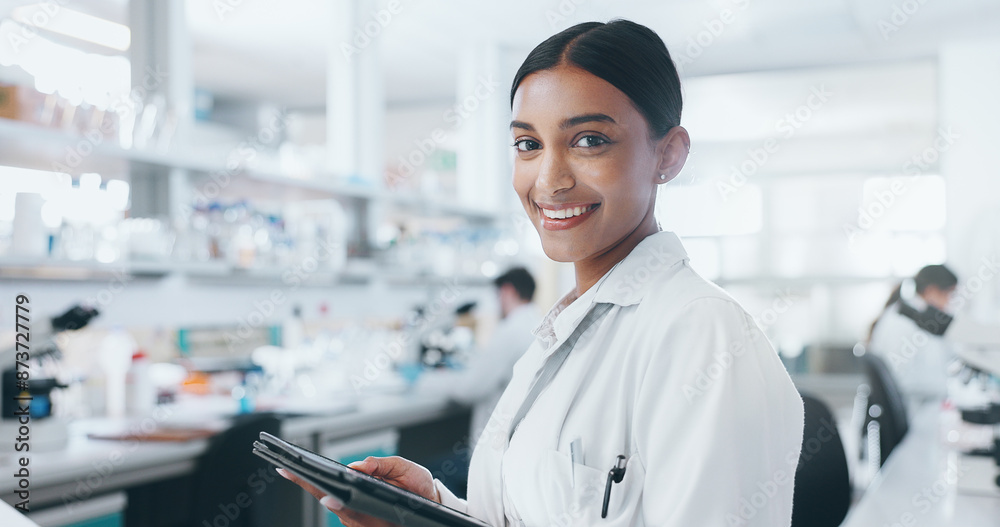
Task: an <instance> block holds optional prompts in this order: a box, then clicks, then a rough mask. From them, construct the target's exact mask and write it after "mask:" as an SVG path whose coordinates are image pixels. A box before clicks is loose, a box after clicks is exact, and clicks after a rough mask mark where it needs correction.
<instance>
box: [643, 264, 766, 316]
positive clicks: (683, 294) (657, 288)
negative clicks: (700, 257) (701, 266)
mask: <svg viewBox="0 0 1000 527" xmlns="http://www.w3.org/2000/svg"><path fill="white" fill-rule="evenodd" d="M640 309H642V310H643V311H647V312H655V313H660V314H662V315H663V317H664V318H668V317H670V316H680V315H683V314H701V313H704V314H712V313H720V314H721V313H722V312H736V313H741V314H746V310H744V309H743V306H742V305H740V303H739V302H737V301H736V299H734V298H733V297H732V296H731V295H730V294H729V293H728V292H726V290H724V289H722V288H721V287H719V286H718V285H716V284H715V283H713V282H711V281H709V280H707V279H706V278H704V277H702V276H701V275H700V274H698V272H697V271H695V270H694V269H693V268H691V266H690V265H689V264H688V262H687V261H685V262H683V263H682V264H680V265H677V266H675V267H674V268H673V269H672V272H670V273H664V275H663V276H662V277H660V279H658V280H654V281H652V283H650V284H649V288H648V290H647V291H646V293H645V294H644V295H643V299H642V302H641V303H640Z"/></svg>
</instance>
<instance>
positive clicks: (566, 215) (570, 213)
mask: <svg viewBox="0 0 1000 527" xmlns="http://www.w3.org/2000/svg"><path fill="white" fill-rule="evenodd" d="M600 206H601V204H600V203H592V204H590V205H584V206H582V207H571V208H565V209H558V210H552V209H542V214H543V215H544V216H545V217H546V218H548V219H550V220H568V219H570V218H575V217H577V216H582V215H584V214H586V213H588V212H590V211H592V210H595V209H597V208H598V207H600ZM539 208H541V207H539Z"/></svg>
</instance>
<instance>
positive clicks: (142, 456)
mask: <svg viewBox="0 0 1000 527" xmlns="http://www.w3.org/2000/svg"><path fill="white" fill-rule="evenodd" d="M448 407H449V403H448V400H447V398H445V397H442V396H440V395H434V394H423V393H412V392H411V393H400V394H374V395H371V396H366V397H363V398H360V399H359V400H358V401H357V402H351V403H345V404H343V405H339V406H333V407H331V411H330V412H329V413H326V414H323V413H311V414H310V415H305V416H293V417H288V418H286V419H284V421H283V423H282V434H281V435H282V436H283V437H285V438H288V439H290V440H301V439H302V438H306V437H311V436H313V435H314V434H315V435H316V437H318V438H321V439H322V440H323V441H330V440H336V439H339V438H348V437H351V436H356V435H359V434H363V433H366V432H369V431H376V430H381V429H385V428H393V427H400V426H407V425H411V424H416V423H420V422H425V421H428V420H432V419H434V418H435V417H438V416H441V415H444V414H445V413H446V411H447V409H448ZM175 410H176V408H175ZM181 410H182V411H180V412H175V414H184V415H185V416H186V417H185V419H184V422H185V424H189V425H190V424H198V423H201V424H205V425H206V426H209V427H212V426H219V425H220V422H222V423H224V422H225V421H224V418H222V417H220V416H215V417H214V418H210V417H209V416H208V415H207V414H205V415H204V417H202V418H200V419H194V418H192V414H190V413H187V410H188V409H181ZM127 424H128V422H119V423H115V422H113V421H110V420H107V419H92V420H81V421H77V422H74V423H72V424H71V425H70V434H69V442H68V444H67V446H66V447H65V448H64V449H61V450H56V451H51V452H45V453H36V454H34V455H32V456H31V461H30V468H31V477H30V483H31V489H32V490H31V503H32V505H33V507H38V506H46V505H49V504H53V503H63V502H66V501H67V500H79V499H86V498H87V497H89V496H90V495H96V494H100V493H104V492H107V491H110V490H114V489H120V488H124V487H128V486H132V485H137V484H141V483H144V482H148V481H155V480H158V479H165V478H170V477H174V476H179V475H182V474H186V473H189V472H191V471H192V470H193V469H194V467H195V463H196V458H197V457H198V455H199V454H201V453H202V452H203V451H204V450H205V449H206V447H207V445H208V441H207V440H206V439H195V440H190V441H183V442H152V441H141V442H137V441H132V440H124V441H118V440H104V439H91V438H89V437H87V433H88V432H93V431H95V430H107V429H108V428H109V427H112V426H117V427H118V428H119V429H124V428H125V427H126V426H127ZM174 424H176V423H174ZM247 448H250V446H249V445H248V446H247ZM13 463H16V457H14V456H12V455H10V454H8V455H7V456H5V457H2V458H0V469H2V470H5V471H6V469H8V468H10V469H13V468H14V465H13ZM16 485H17V481H16V480H15V478H12V477H4V478H0V497H2V498H3V500H4V501H7V502H8V503H11V502H12V500H13V491H14V490H15V487H16ZM0 524H2V525H7V524H6V523H3V522H0Z"/></svg>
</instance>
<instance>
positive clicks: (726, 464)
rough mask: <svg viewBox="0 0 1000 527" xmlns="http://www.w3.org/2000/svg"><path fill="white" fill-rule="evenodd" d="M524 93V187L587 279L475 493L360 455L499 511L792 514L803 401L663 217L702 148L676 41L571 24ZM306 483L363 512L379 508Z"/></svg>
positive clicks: (498, 422)
mask: <svg viewBox="0 0 1000 527" xmlns="http://www.w3.org/2000/svg"><path fill="white" fill-rule="evenodd" d="M511 109H512V114H513V121H512V123H511V131H512V136H513V146H514V147H515V148H516V154H517V156H516V160H515V163H514V178H513V179H514V188H515V190H516V191H517V193H518V195H519V196H520V199H521V202H522V204H523V205H524V208H525V211H526V212H527V214H528V217H529V218H530V219H531V221H532V222H533V223H534V225H535V227H536V229H537V230H538V233H539V236H540V237H541V241H542V246H543V248H544V250H545V253H546V255H548V256H549V257H550V258H552V259H553V260H557V261H561V262H573V264H574V268H575V271H576V287H575V288H574V289H573V290H572V291H570V292H569V293H568V294H567V295H566V296H565V297H563V298H562V299H561V300H560V301H559V302H558V303H557V304H556V305H555V306H554V307H553V308H552V309H551V310H550V311H549V313H548V315H547V316H546V317H545V319H544V320H543V322H542V324H541V325H540V326H539V327H538V328H537V329H535V331H534V335H535V337H536V339H535V341H534V343H533V344H532V345H531V347H530V348H529V349H528V351H527V352H526V353H525V355H524V356H523V357H522V358H521V359H520V360H519V361H518V362H517V364H516V365H515V367H514V375H513V378H512V380H511V383H510V385H509V386H508V387H507V389H506V391H505V392H504V394H503V396H502V397H501V398H500V401H499V402H498V404H497V408H496V410H494V412H493V415H492V417H491V418H490V422H489V423H488V425H487V429H486V431H485V432H484V433H483V434H482V436H481V438H480V440H479V442H478V443H477V444H476V448H475V451H474V453H473V457H472V462H471V467H470V470H469V489H468V496H469V499H468V501H464V500H458V499H456V498H455V497H454V496H453V495H452V494H451V493H450V492H449V491H448V489H447V488H445V487H444V486H443V485H440V484H439V483H438V482H436V481H435V480H433V479H432V478H431V476H430V474H429V472H428V471H427V469H425V468H423V467H419V466H417V465H415V464H413V463H411V462H409V461H406V460H404V459H401V458H369V459H366V460H365V461H363V462H361V463H359V464H357V465H354V467H355V468H358V469H360V470H363V471H365V472H368V473H372V474H375V475H377V476H380V477H383V478H385V479H387V480H389V481H390V482H392V483H395V484H398V485H401V486H403V487H406V488H409V489H410V490H413V491H414V492H417V493H420V494H422V495H423V496H426V497H428V498H431V499H434V500H437V501H439V502H441V503H443V504H445V505H448V506H450V507H453V508H456V509H459V510H462V511H465V512H467V513H468V514H470V515H472V516H475V517H477V518H480V519H482V520H483V521H485V522H487V523H489V524H491V525H498V526H499V525H530V526H540V525H597V524H600V525H658V526H667V525H676V526H685V527H687V526H690V525H761V526H765V525H766V526H768V527H774V526H782V525H788V524H789V522H790V518H791V510H792V485H793V481H792V479H793V477H794V472H795V466H796V464H797V462H798V456H799V449H800V443H801V440H802V426H803V416H802V401H801V399H800V398H799V395H798V393H797V392H796V390H795V388H794V387H793V385H792V383H791V381H790V379H789V377H788V375H787V373H786V372H785V370H784V368H783V366H782V364H781V362H780V360H779V359H778V357H777V355H776V354H775V352H774V350H773V349H772V348H771V346H770V344H769V343H768V341H767V339H766V338H765V337H764V335H763V334H762V333H761V331H760V329H759V328H758V327H757V325H756V324H755V323H754V322H753V320H752V319H751V317H750V316H749V315H748V314H747V313H746V312H745V311H744V310H743V309H742V308H741V307H740V306H739V304H737V303H736V302H735V301H734V300H733V299H732V298H730V297H729V296H728V295H727V294H726V293H725V292H724V291H722V290H721V289H719V288H718V287H716V286H715V285H714V284H711V283H710V282H708V281H706V280H704V279H703V278H701V277H700V276H698V275H697V274H696V273H695V272H694V271H693V270H692V269H691V267H690V266H689V265H688V258H687V255H686V254H685V252H684V249H683V247H682V246H681V244H680V241H679V240H678V238H677V236H675V235H674V234H673V233H670V232H661V231H660V229H659V226H658V225H657V222H656V219H655V218H654V216H653V208H654V204H655V199H656V191H657V186H658V185H662V184H664V183H666V182H668V181H670V180H671V179H673V178H674V177H675V176H676V175H677V174H678V172H680V170H681V168H682V167H683V166H684V162H685V160H686V159H687V155H688V150H689V147H690V141H689V138H688V133H687V131H686V130H684V128H681V127H680V126H679V124H680V114H681V88H680V82H679V80H678V77H677V72H676V70H675V69H674V65H673V62H672V61H671V59H670V55H669V54H668V52H667V49H666V47H665V46H664V45H663V42H662V41H661V40H660V38H659V37H658V36H657V35H656V34H655V33H654V32H652V31H651V30H649V29H648V28H646V27H644V26H641V25H638V24H635V23H633V22H628V21H624V20H616V21H613V22H610V23H607V24H604V23H597V22H592V23H585V24H580V25H577V26H574V27H571V28H569V29H567V30H565V31H563V32H561V33H559V34H557V35H555V36H553V37H551V38H550V39H548V40H546V41H545V42H543V43H542V44H540V45H539V46H538V47H536V48H535V49H534V50H533V51H532V52H531V53H530V54H529V55H528V57H527V59H526V60H525V61H524V64H522V66H521V68H520V70H519V71H518V72H517V75H516V77H515V78H514V83H513V86H512V87H511ZM570 352H571V353H570ZM561 361H564V362H561ZM619 455H620V456H623V457H624V460H625V471H624V475H623V477H622V478H621V481H620V482H618V483H613V484H612V485H611V493H610V502H609V504H608V507H607V510H606V511H605V510H602V509H603V503H602V502H603V498H604V493H605V488H606V481H607V476H608V473H609V470H610V469H611V468H612V467H613V466H614V465H615V463H616V461H617V459H618V456H619ZM300 484H301V483H300ZM303 486H304V487H306V488H307V489H308V490H310V491H311V492H313V493H314V495H316V496H317V497H321V498H323V500H324V503H326V504H327V505H328V507H330V508H331V509H332V510H334V511H335V512H337V513H338V514H339V515H340V517H341V518H342V519H343V520H344V521H345V523H346V524H348V525H380V524H381V523H379V522H377V521H374V520H372V519H371V518H362V517H359V516H358V515H357V514H355V513H353V512H351V511H345V510H343V509H338V505H339V504H338V503H334V502H333V501H331V500H332V499H331V498H326V497H322V496H321V493H319V492H318V491H316V489H310V488H309V486H308V485H303ZM602 516H605V517H604V518H602Z"/></svg>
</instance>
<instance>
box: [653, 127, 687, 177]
mask: <svg viewBox="0 0 1000 527" xmlns="http://www.w3.org/2000/svg"><path fill="white" fill-rule="evenodd" d="M690 151H691V138H690V137H689V136H688V132H687V130H685V129H684V128H683V127H681V126H675V127H673V128H671V129H670V130H668V131H667V133H666V135H664V136H663V137H662V138H660V139H659V140H658V141H657V143H656V154H657V160H658V164H657V167H656V169H657V174H658V175H657V178H656V182H657V183H666V182H668V181H670V180H671V179H674V178H675V177H677V174H679V173H680V171H681V169H682V168H684V163H685V162H686V161H687V157H688V152H690Z"/></svg>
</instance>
